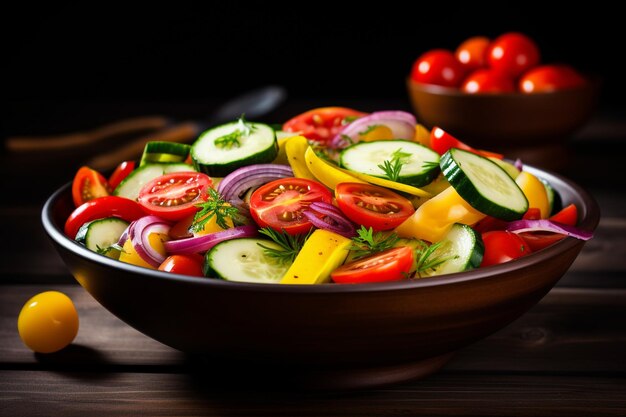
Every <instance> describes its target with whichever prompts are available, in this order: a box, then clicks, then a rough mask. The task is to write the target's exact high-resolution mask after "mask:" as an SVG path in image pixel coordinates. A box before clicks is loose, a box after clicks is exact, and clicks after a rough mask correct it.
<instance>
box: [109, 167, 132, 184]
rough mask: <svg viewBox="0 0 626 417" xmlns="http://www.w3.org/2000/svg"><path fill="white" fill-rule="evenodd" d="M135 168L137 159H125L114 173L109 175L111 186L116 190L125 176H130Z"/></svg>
mask: <svg viewBox="0 0 626 417" xmlns="http://www.w3.org/2000/svg"><path fill="white" fill-rule="evenodd" d="M134 169H135V161H124V162H122V163H121V164H119V165H118V166H117V168H115V171H113V174H111V176H110V177H109V187H111V190H114V189H115V188H116V187H117V186H118V185H120V183H121V182H122V181H124V178H126V177H128V174H130V173H131V172H133V170H134Z"/></svg>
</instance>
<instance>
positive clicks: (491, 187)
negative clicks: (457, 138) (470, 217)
mask: <svg viewBox="0 0 626 417" xmlns="http://www.w3.org/2000/svg"><path fill="white" fill-rule="evenodd" d="M440 165H441V172H443V175H444V176H445V177H446V179H447V180H448V182H449V183H450V185H452V186H453V187H454V189H455V190H456V192H457V193H459V195H460V196H461V197H462V198H463V199H464V200H465V201H467V203H468V204H469V205H471V206H472V207H474V208H475V209H476V210H478V211H480V212H481V213H484V214H487V215H489V216H492V217H495V218H498V219H502V220H506V221H511V220H518V219H521V218H522V216H523V215H524V213H526V211H527V210H528V200H527V199H526V196H525V195H524V193H523V192H522V190H521V189H520V188H519V187H518V185H517V184H516V183H515V180H513V179H512V178H511V177H510V176H509V174H507V173H506V171H505V170H503V169H502V168H500V166H498V165H497V164H496V163H495V162H493V161H491V160H490V159H488V158H485V157H483V156H480V155H476V154H474V153H471V152H468V151H464V150H461V149H456V148H452V149H450V150H449V151H448V152H446V153H445V154H444V155H443V156H442V157H441V162H440Z"/></svg>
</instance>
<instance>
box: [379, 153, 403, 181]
mask: <svg viewBox="0 0 626 417" xmlns="http://www.w3.org/2000/svg"><path fill="white" fill-rule="evenodd" d="M410 156H411V154H410V153H407V152H402V148H398V149H396V150H395V151H393V152H392V153H391V160H385V161H383V163H382V164H379V165H377V166H378V168H380V169H381V170H382V171H383V172H384V173H385V177H387V178H388V179H389V180H391V181H398V178H399V177H400V171H402V167H403V166H404V164H405V163H406V162H407V161H406V160H407V158H409V157H410Z"/></svg>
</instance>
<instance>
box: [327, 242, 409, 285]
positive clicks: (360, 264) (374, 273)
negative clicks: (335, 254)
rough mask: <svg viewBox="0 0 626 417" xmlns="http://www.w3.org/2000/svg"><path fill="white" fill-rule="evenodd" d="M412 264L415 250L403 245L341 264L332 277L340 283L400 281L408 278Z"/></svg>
mask: <svg viewBox="0 0 626 417" xmlns="http://www.w3.org/2000/svg"><path fill="white" fill-rule="evenodd" d="M412 265H413V250H412V249H411V248H410V247H408V246H402V247H399V248H393V249H388V250H386V251H384V252H381V253H379V254H377V255H373V256H369V257H367V258H364V259H359V260H357V261H354V262H350V263H349V264H345V265H343V266H340V267H339V268H337V269H335V270H334V271H333V272H331V274H330V277H331V279H332V280H333V281H334V282H336V283H338V284H362V283H367V282H385V281H399V280H401V279H405V278H406V276H407V274H408V273H409V271H410V270H411V266H412Z"/></svg>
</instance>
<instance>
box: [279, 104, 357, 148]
mask: <svg viewBox="0 0 626 417" xmlns="http://www.w3.org/2000/svg"><path fill="white" fill-rule="evenodd" d="M366 114H367V113H363V112H360V111H357V110H353V109H348V108H346V107H321V108H319V109H313V110H309V111H307V112H304V113H302V114H300V115H298V116H296V117H294V118H292V119H290V120H288V121H287V122H286V123H285V124H284V125H283V130H284V131H285V132H298V133H299V134H300V135H302V136H304V137H306V138H308V139H311V140H314V141H317V142H322V143H324V142H328V141H329V140H331V139H332V138H333V137H335V135H336V134H337V133H339V131H341V129H343V126H344V125H345V124H346V123H348V122H349V121H350V120H352V119H354V118H359V117H362V116H365V115H366Z"/></svg>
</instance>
